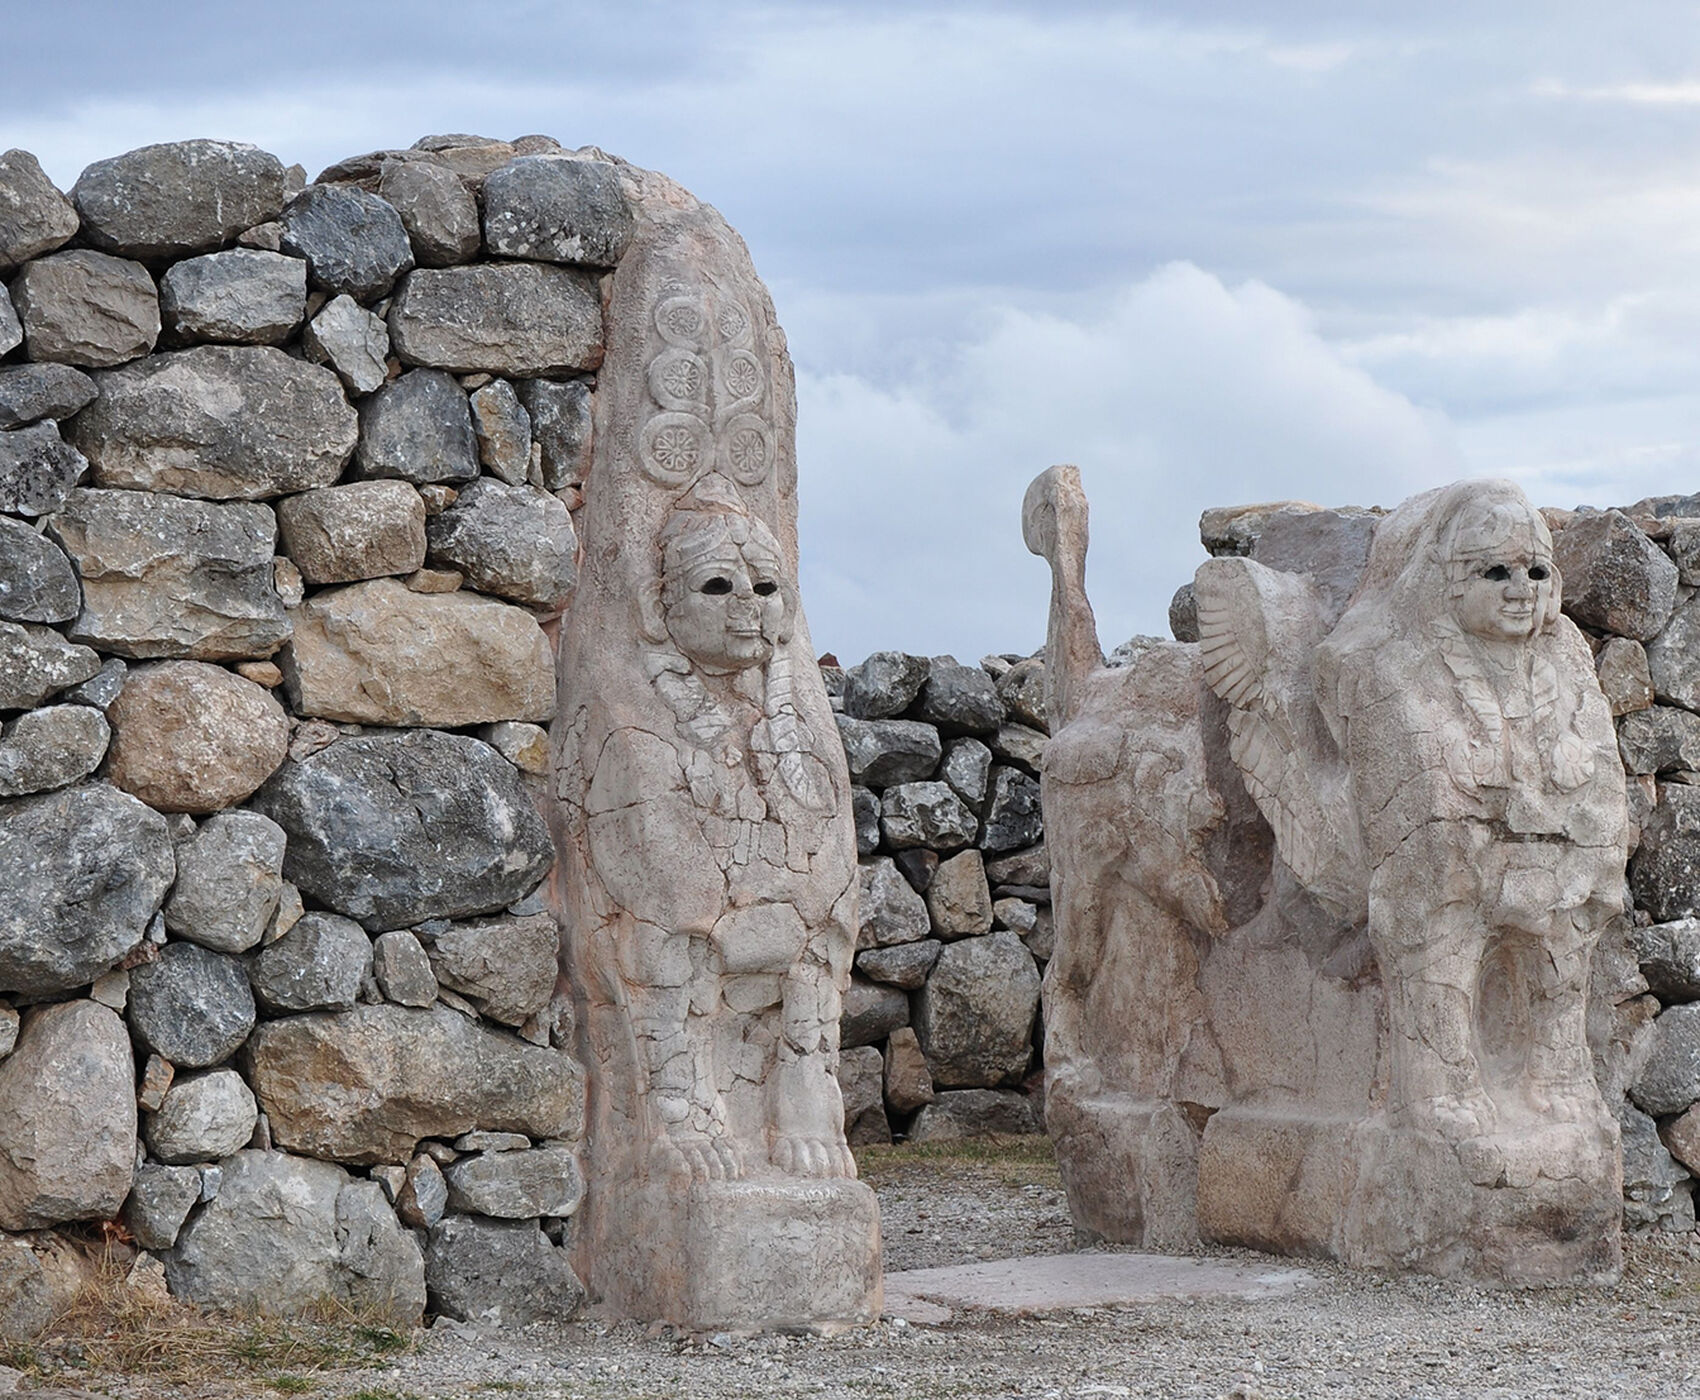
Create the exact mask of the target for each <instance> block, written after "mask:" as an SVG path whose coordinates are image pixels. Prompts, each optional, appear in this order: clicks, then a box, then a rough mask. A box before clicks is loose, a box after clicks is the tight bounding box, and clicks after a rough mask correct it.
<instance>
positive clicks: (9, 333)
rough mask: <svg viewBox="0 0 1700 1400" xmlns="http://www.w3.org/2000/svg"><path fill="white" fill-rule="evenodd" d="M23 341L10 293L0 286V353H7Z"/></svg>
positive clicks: (21, 326) (22, 329)
mask: <svg viewBox="0 0 1700 1400" xmlns="http://www.w3.org/2000/svg"><path fill="white" fill-rule="evenodd" d="M23 343H24V328H23V324H22V323H21V322H20V321H19V320H18V313H17V311H16V310H15V309H14V308H13V306H12V294H11V293H10V292H8V291H7V290H6V289H5V287H4V286H0V355H9V354H10V353H11V352H12V351H14V350H16V349H17V348H18V346H20V345H22V344H23Z"/></svg>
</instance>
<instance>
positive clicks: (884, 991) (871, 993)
mask: <svg viewBox="0 0 1700 1400" xmlns="http://www.w3.org/2000/svg"><path fill="white" fill-rule="evenodd" d="M908 1024H909V998H908V997H907V996H905V995H904V994H903V993H902V992H901V991H900V990H898V989H897V988H896V987H887V986H883V985H881V984H880V983H878V982H870V981H869V980H868V979H867V978H865V977H852V978H851V979H850V985H849V986H848V987H846V988H845V989H844V1010H843V1016H842V1018H841V1019H840V1021H839V1030H838V1035H839V1043H840V1044H841V1045H842V1046H843V1048H844V1049H846V1050H851V1049H854V1048H855V1047H856V1046H858V1045H877V1044H879V1042H880V1041H882V1040H884V1039H885V1038H886V1036H888V1035H890V1034H891V1032H892V1031H894V1030H895V1029H896V1028H897V1027H899V1026H906V1025H908Z"/></svg>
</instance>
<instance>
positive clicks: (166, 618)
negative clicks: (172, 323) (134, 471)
mask: <svg viewBox="0 0 1700 1400" xmlns="http://www.w3.org/2000/svg"><path fill="white" fill-rule="evenodd" d="M185 353H194V352H185ZM214 353H219V352H214ZM258 353H262V354H269V353H272V352H270V351H261V352H258ZM49 533H50V534H51V535H52V536H53V538H54V539H55V540H56V541H57V542H58V543H59V546H60V547H61V548H62V549H63V550H64V551H65V552H66V553H67V554H68V555H70V556H71V561H72V563H74V564H75V565H76V566H77V573H78V574H79V575H80V576H81V578H82V581H83V610H82V612H81V613H80V614H79V615H78V617H77V620H76V621H75V622H74V623H72V624H71V626H70V628H69V629H68V630H69V632H70V635H71V637H72V638H73V639H74V640H76V641H80V642H90V643H92V644H93V645H95V646H97V647H99V648H100V649H101V650H102V651H111V652H117V653H118V654H119V655H120V656H127V657H130V658H131V659H133V660H138V659H139V660H145V659H149V658H152V657H167V656H182V657H192V658H195V659H197V660H201V661H232V660H241V659H245V658H249V657H266V656H270V655H271V654H272V653H273V652H274V651H276V650H277V648H278V647H279V646H280V645H281V644H282V643H283V642H284V640H285V639H286V638H287V637H288V636H289V630H290V629H289V618H288V617H287V616H286V615H285V613H284V610H283V602H282V600H281V599H280V598H279V597H278V595H277V591H276V590H275V589H274V588H273V586H272V558H273V555H274V551H275V539H276V534H277V522H276V520H275V518H274V517H273V515H272V512H271V508H270V507H269V506H263V505H258V504H247V503H233V504H229V505H214V504H212V503H210V502H207V501H187V500H183V499H181V498H179V497H176V496H164V495H154V494H151V493H146V492H141V491H102V490H93V489H78V490H76V491H73V492H71V494H70V496H69V497H68V498H67V499H66V502H65V505H64V508H63V509H62V510H60V511H59V513H58V514H57V515H55V516H54V517H53V518H52V521H51V522H50V524H49ZM91 674H92V672H91ZM79 679H87V678H86V677H79Z"/></svg>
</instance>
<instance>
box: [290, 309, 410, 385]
mask: <svg viewBox="0 0 1700 1400" xmlns="http://www.w3.org/2000/svg"><path fill="white" fill-rule="evenodd" d="M301 349H302V351H303V352H304V353H305V354H306V356H307V358H308V359H309V360H311V361H312V362H313V363H314V364H319V365H329V366H330V367H331V368H332V369H333V370H335V371H336V372H337V375H338V377H339V378H340V379H341V380H342V382H343V384H344V385H345V386H346V387H347V389H348V391H349V393H351V394H369V393H371V392H372V391H373V390H374V389H377V388H380V387H382V385H383V383H384V381H385V380H386V379H388V378H389V366H388V364H387V363H386V361H387V360H388V358H389V353H390V328H389V327H388V326H387V325H386V324H385V323H384V319H383V317H381V316H374V315H373V314H372V313H371V312H370V311H368V310H367V309H366V308H365V307H364V306H362V305H361V304H360V303H359V302H357V301H356V300H355V299H354V298H353V297H351V296H347V295H343V296H338V297H333V298H331V301H330V303H329V304H328V305H327V306H326V307H325V309H324V310H323V311H321V312H320V313H319V314H318V315H317V316H315V317H314V318H313V319H312V320H311V321H310V322H308V324H307V329H306V330H305V331H303V332H302V333H301Z"/></svg>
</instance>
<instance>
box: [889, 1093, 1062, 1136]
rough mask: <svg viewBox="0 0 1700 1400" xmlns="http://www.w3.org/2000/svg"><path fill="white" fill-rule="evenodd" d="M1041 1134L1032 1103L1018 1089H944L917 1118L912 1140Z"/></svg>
mask: <svg viewBox="0 0 1700 1400" xmlns="http://www.w3.org/2000/svg"><path fill="white" fill-rule="evenodd" d="M1039 1131H1041V1129H1040V1126H1039V1115H1038V1114H1037V1113H1035V1112H1034V1111H1033V1103H1032V1101H1031V1100H1030V1099H1029V1098H1028V1097H1027V1096H1026V1095H1025V1094H1021V1093H1017V1092H1016V1091H1015V1090H1014V1089H944V1090H941V1091H940V1092H939V1093H938V1094H937V1095H935V1096H934V1098H933V1101H932V1102H931V1103H929V1104H928V1105H926V1107H924V1108H923V1109H922V1110H921V1111H920V1112H919V1113H918V1114H916V1115H915V1121H914V1123H913V1124H911V1125H910V1128H909V1141H910V1142H954V1141H957V1140H959V1139H961V1138H976V1137H989V1136H991V1135H993V1134H1008V1135H1014V1134H1026V1133H1037V1132H1039Z"/></svg>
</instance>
